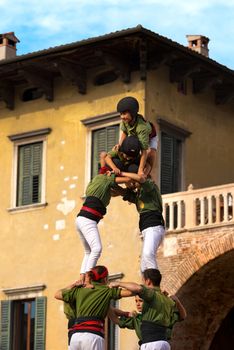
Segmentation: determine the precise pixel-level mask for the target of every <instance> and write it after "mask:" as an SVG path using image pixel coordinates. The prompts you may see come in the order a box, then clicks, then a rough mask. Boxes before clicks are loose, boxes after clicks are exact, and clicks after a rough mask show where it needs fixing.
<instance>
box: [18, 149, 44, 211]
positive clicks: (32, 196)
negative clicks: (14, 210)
mask: <svg viewBox="0 0 234 350" xmlns="http://www.w3.org/2000/svg"><path fill="white" fill-rule="evenodd" d="M42 148H43V143H42V142H36V143H31V144H27V145H22V146H19V147H18V167H17V169H18V174H17V203H16V205H17V207H18V206H22V205H28V204H33V203H40V202H41V180H42Z"/></svg>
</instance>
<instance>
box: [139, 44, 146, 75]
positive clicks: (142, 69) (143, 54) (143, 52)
mask: <svg viewBox="0 0 234 350" xmlns="http://www.w3.org/2000/svg"><path fill="white" fill-rule="evenodd" d="M139 57H140V77H141V80H146V77H147V43H146V40H143V39H141V40H140V45H139Z"/></svg>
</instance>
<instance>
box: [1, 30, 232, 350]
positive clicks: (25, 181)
mask: <svg viewBox="0 0 234 350" xmlns="http://www.w3.org/2000/svg"><path fill="white" fill-rule="evenodd" d="M8 34H9V33H8ZM10 34H11V35H10V39H12V38H15V36H14V35H13V34H12V33H10ZM5 37H9V35H8V36H4V38H5ZM16 39H17V38H16ZM17 40H18V39H17ZM16 42H17V41H16V40H15V43H16ZM3 44H4V43H3V42H2V45H3ZM0 49H1V48H0ZM4 52H5V51H4ZM11 55H12V53H11ZM233 87H234V73H233V71H231V70H229V69H228V68H226V67H224V66H221V65H219V64H218V63H217V62H214V61H212V60H211V59H209V57H206V56H204V55H202V54H200V53H197V52H194V51H193V50H192V49H190V48H186V47H184V46H181V45H179V44H177V43H174V42H172V41H171V40H169V39H167V38H164V37H161V36H160V35H158V34H156V33H153V32H151V31H149V30H147V29H145V28H143V27H141V26H137V27H136V28H132V29H127V30H123V31H119V32H116V33H111V34H108V35H105V36H102V37H98V38H91V39H88V40H83V41H80V42H77V43H73V44H68V45H63V46H59V47H56V48H52V49H48V50H43V51H38V52H35V53H30V54H27V55H23V56H15V57H13V58H12V56H10V57H9V58H7V57H6V58H5V59H2V60H1V61H0V134H1V137H0V147H1V157H0V169H1V170H0V171H1V182H0V186H1V191H0V192H1V205H0V213H1V241H2V251H1V254H0V263H1V269H0V283H1V285H0V289H1V290H0V300H1V349H2V350H24V349H25V350H28V349H30V350H32V349H37V350H44V349H45V350H62V349H64V348H66V346H67V330H66V327H67V320H66V319H65V316H64V313H63V305H62V303H59V302H58V301H56V300H55V299H54V293H55V291H56V290H58V289H59V288H63V287H65V286H66V285H68V284H69V283H70V282H72V281H74V280H76V279H77V277H78V276H79V268H80V264H81V260H82V256H83V248H82V245H81V242H80V240H79V237H78V235H77V233H76V228H75V218H76V215H77V213H78V211H79V208H80V207H81V205H82V202H83V199H84V193H85V188H86V185H87V183H88V182H89V180H90V179H91V178H92V177H93V176H94V175H95V174H96V173H97V172H98V162H99V154H100V152H101V151H105V150H108V149H110V148H112V147H113V145H115V144H116V143H117V141H118V138H119V124H120V118H119V116H118V114H117V112H116V104H117V102H118V101H119V99H121V98H122V97H124V96H134V97H136V98H137V99H138V101H139V104H140V113H141V114H142V115H144V116H145V118H146V119H148V120H150V121H152V122H154V123H155V125H156V128H157V133H158V137H159V147H158V151H157V161H156V165H155V168H154V170H153V175H154V177H155V179H156V181H157V182H158V184H159V186H160V188H161V192H162V194H163V196H164V197H163V198H164V204H165V207H164V216H165V217H166V221H167V227H168V234H167V236H166V238H165V241H164V244H163V245H162V247H161V248H160V250H159V266H160V269H161V271H162V273H163V275H164V280H163V286H165V288H167V289H168V291H169V292H170V293H178V294H179V295H180V296H182V297H183V298H184V299H185V305H186V307H187V309H188V313H189V309H190V304H191V303H192V302H191V301H190V299H189V298H188V291H191V289H192V288H193V287H194V286H193V283H194V280H193V279H191V278H192V277H194V278H198V277H199V274H198V273H200V272H201V275H200V276H203V277H201V280H202V278H205V276H207V274H208V275H209V273H208V272H207V271H209V270H207V266H208V264H209V262H210V261H211V263H212V269H214V271H215V268H216V269H217V267H215V266H216V265H215V261H217V260H216V259H218V257H219V256H222V267H223V269H224V271H225V268H226V267H227V265H228V262H230V259H231V257H232V255H231V254H232V253H231V252H232V249H233V245H232V242H233V239H232V238H229V241H228V242H229V243H227V238H226V241H225V242H226V243H225V244H224V246H225V247H226V248H223V249H221V248H219V249H218V248H217V249H218V250H217V254H213V255H210V256H209V259H208V260H204V261H203V263H201V261H200V263H198V264H197V265H196V268H195V267H194V268H192V267H191V266H190V270H189V268H188V267H187V270H186V271H188V272H187V273H185V272H184V270H183V271H182V270H180V268H181V264H182V265H183V264H185V263H186V262H185V261H184V260H183V259H185V257H187V258H188V257H189V254H193V253H192V252H198V251H201V249H202V248H201V242H203V239H204V237H203V235H202V234H200V235H198V234H197V232H198V231H199V230H200V229H201V230H203V231H202V232H203V233H204V232H206V231H207V230H211V231H212V229H213V228H214V235H212V232H209V233H210V234H209V235H206V236H205V237H206V242H209V243H211V241H213V239H214V238H215V237H216V238H217V239H218V240H220V237H223V238H224V236H225V237H226V235H228V237H229V236H230V237H233V231H232V224H233V222H232V218H233V213H232V199H233V186H232V185H229V184H232V182H233V178H234V166H233V164H234V152H233V131H234V119H233V111H234V101H233V100H234V94H233V91H234V90H233ZM190 184H192V185H193V189H194V191H196V190H198V189H201V190H200V191H201V192H202V191H203V192H202V193H206V189H205V188H207V187H211V186H212V188H214V191H213V192H212V193H211V195H210V197H209V196H208V195H206V194H204V196H203V197H204V198H205V199H204V200H201V196H199V195H197V196H196V197H193V198H192V200H191V201H190V202H189V201H187V202H186V198H188V192H189V191H187V188H188V186H189V185H190ZM220 185H222V186H224V187H225V189H226V187H227V189H226V192H225V191H224V190H223V189H222V190H221V192H220V195H219V196H218V197H217V200H216V199H214V198H215V193H216V191H218V190H219V186H220ZM216 186H217V188H216ZM228 186H229V187H228ZM207 191H208V190H207ZM194 193H195V192H194ZM189 194H190V195H191V186H190V192H189ZM173 196H174V197H173ZM176 196H177V197H176ZM208 197H209V198H211V199H209V200H208ZM180 201H182V202H181V203H182V204H181V205H180V204H178V203H180ZM196 201H198V202H196ZM214 202H215V203H214ZM174 203H176V204H174ZM189 203H190V204H189ZM191 203H192V204H191ZM194 203H198V204H197V205H195V206H194ZM212 203H214V204H212ZM221 207H222V208H224V209H223V212H222V213H221V209H220V208H221ZM209 208H212V209H209ZM229 208H231V209H230V210H231V212H229ZM214 210H216V216H215V219H213V216H212V214H210V213H211V212H214ZM198 211H199V213H200V214H199V215H198V216H196V215H197V214H196V215H195V213H197V212H198ZM189 213H190V214H191V213H192V214H191V215H192V219H191V218H188V215H189ZM193 213H194V215H193ZM191 222H192V224H191ZM189 223H190V224H189ZM207 224H209V225H210V226H207ZM196 226H199V229H198V228H197V229H195V230H194V227H196ZM217 227H219V228H220V227H222V229H221V231H219V230H218V229H217ZM99 228H100V233H101V238H102V243H103V252H102V256H101V258H100V260H99V263H100V264H104V265H106V266H108V268H109V271H110V273H111V278H113V279H115V278H124V279H125V280H134V281H140V270H139V260H140V251H141V239H140V234H139V228H138V215H137V212H136V209H135V207H134V206H133V205H129V204H128V203H126V202H123V201H122V200H121V199H120V198H113V199H112V200H111V204H110V206H109V207H108V212H107V215H106V217H105V219H104V220H102V221H101V222H100V224H99ZM226 228H228V230H226ZM204 230H205V231H204ZM225 230H226V231H225ZM199 232H200V231H199ZM207 237H208V238H207ZM199 238H201V240H199ZM207 244H208V243H207ZM191 247H192V248H194V250H191ZM212 247H213V246H212ZM210 249H211V250H212V248H210ZM212 251H213V250H212ZM194 254H195V253H194ZM213 261H214V264H213ZM194 264H195V263H194ZM183 266H184V265H183ZM186 266H187V265H186ZM202 269H204V271H203V270H202ZM200 270H202V271H200ZM180 273H181V274H180ZM231 273H232V272H231V271H230V270H229V269H227V270H226V276H229V277H230V276H231ZM197 274H198V277H197ZM175 276H177V277H176V281H177V282H178V284H176V282H175V280H174V278H175ZM181 276H184V277H181ZM220 276H221V272H220ZM198 280H199V278H198ZM214 280H215V279H214ZM221 280H222V279H221V277H220V279H219V281H221ZM222 281H223V280H222ZM189 283H191V286H189ZM230 283H231V282H230ZM211 287H212V284H211V285H210V288H211ZM183 288H184V289H183ZM230 288H231V285H230V284H228V290H229V292H228V293H226V292H224V293H223V297H224V296H225V295H227V294H228V295H229V296H231V292H230ZM217 291H218V287H217V288H216V294H215V295H217ZM211 297H212V298H213V297H214V296H213V294H211V295H210V298H211ZM227 300H229V301H228V303H227V305H226V308H225V312H226V314H222V317H221V316H220V317H219V322H218V321H217V324H216V327H214V329H213V330H210V341H209V342H207V343H206V344H205V345H199V346H200V347H199V348H198V347H197V349H199V350H202V349H204V350H205V349H207V350H208V349H210V350H215V349H216V348H215V347H214V345H211V343H212V341H213V339H214V337H215V334H217V332H218V329H219V326H220V327H221V323H222V320H223V319H225V317H226V316H227V315H228V314H230V312H231V297H229V298H227ZM214 303H215V301H214ZM212 305H213V304H212V302H210V308H209V310H212ZM119 306H120V307H121V308H124V309H128V310H129V309H133V308H134V301H133V300H132V299H131V300H121V301H120V302H119ZM232 306H233V305H232ZM193 308H194V304H193V305H192V306H191V310H194V309H193ZM219 312H220V310H219ZM203 314H204V313H202V312H201V315H203ZM210 315H211V316H210V317H212V312H211V311H210ZM201 317H202V316H201ZM200 321H201V320H200ZM186 322H187V323H185V326H184V330H183V325H182V324H181V325H179V327H178V329H181V330H180V331H179V332H178V333H177V334H175V342H174V343H173V347H175V349H180V350H182V349H194V347H193V346H194V343H193V341H194V342H195V340H191V341H190V342H189V347H186V346H187V345H186V336H188V334H190V333H189V332H191V327H190V328H189V325H190V326H191V324H192V321H191V320H190V319H189V321H186ZM196 322H197V323H199V316H196ZM207 323H209V320H208V319H207ZM186 327H187V328H186ZM183 331H184V333H183ZM186 332H187V333H186ZM196 334H197V335H198V336H199V335H201V334H202V333H201V332H200V333H199V332H197V333H196ZM108 342H109V343H108V346H107V347H108V349H109V350H117V349H119V350H123V349H137V340H136V337H135V335H133V332H131V331H127V330H121V331H120V330H119V329H114V330H113V329H112V328H110V329H109V337H108ZM211 346H213V347H211ZM217 349H218V348H217Z"/></svg>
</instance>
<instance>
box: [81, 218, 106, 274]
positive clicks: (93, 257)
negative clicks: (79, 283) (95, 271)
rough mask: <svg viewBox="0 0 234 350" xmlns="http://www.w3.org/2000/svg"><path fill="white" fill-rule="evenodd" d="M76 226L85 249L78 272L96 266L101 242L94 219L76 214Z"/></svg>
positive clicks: (86, 270)
mask: <svg viewBox="0 0 234 350" xmlns="http://www.w3.org/2000/svg"><path fill="white" fill-rule="evenodd" d="M76 228H77V230H78V232H79V235H80V239H81V242H82V244H83V246H84V250H85V255H84V258H83V261H82V264H81V268H80V273H85V272H88V271H90V270H91V269H92V268H93V267H94V266H96V264H97V261H98V259H99V257H100V255H101V252H102V243H101V239H100V235H99V231H98V226H97V223H96V221H94V220H90V219H88V218H85V217H84V216H77V218H76Z"/></svg>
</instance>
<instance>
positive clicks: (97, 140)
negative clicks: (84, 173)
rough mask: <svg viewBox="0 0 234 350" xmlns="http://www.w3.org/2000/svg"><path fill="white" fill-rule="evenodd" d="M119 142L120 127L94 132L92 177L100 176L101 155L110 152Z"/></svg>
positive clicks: (113, 126)
mask: <svg viewBox="0 0 234 350" xmlns="http://www.w3.org/2000/svg"><path fill="white" fill-rule="evenodd" d="M118 142H119V125H112V126H108V127H105V128H101V129H97V130H93V131H92V161H91V163H92V166H91V177H92V178H93V177H94V176H95V175H97V174H98V170H99V167H100V162H99V158H100V153H101V152H103V151H110V150H111V149H112V148H113V146H114V145H116V144H117V143H118Z"/></svg>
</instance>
